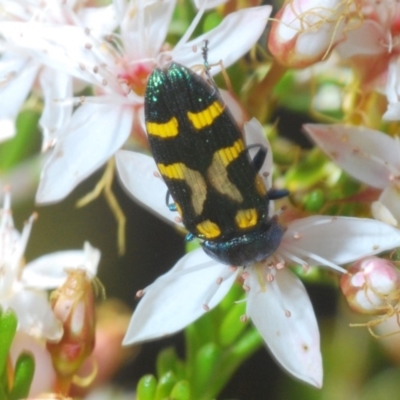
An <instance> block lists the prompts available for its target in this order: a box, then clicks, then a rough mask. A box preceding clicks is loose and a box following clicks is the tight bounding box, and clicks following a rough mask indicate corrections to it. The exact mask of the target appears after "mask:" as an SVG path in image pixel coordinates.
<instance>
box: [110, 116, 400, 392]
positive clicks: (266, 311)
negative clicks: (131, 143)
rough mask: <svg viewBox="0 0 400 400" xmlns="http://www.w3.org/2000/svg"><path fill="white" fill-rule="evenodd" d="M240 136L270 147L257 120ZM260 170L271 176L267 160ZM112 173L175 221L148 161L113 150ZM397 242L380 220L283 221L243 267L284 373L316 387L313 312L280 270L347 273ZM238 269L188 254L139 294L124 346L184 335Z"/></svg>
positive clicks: (252, 305) (295, 282) (254, 312)
mask: <svg viewBox="0 0 400 400" xmlns="http://www.w3.org/2000/svg"><path fill="white" fill-rule="evenodd" d="M245 133H246V137H249V135H250V136H251V141H250V140H247V143H248V144H249V143H250V142H251V143H254V142H255V143H261V144H264V145H266V146H268V144H267V143H266V141H265V139H263V138H262V136H261V135H262V127H261V126H260V125H259V123H258V122H257V121H256V120H252V121H251V122H250V123H247V124H246V125H245ZM256 137H258V139H256ZM269 153H270V152H269ZM266 164H267V165H268V167H267V168H269V171H270V166H271V165H272V157H271V155H270V154H269V155H268V159H267V161H266ZM117 168H118V170H119V174H120V177H121V180H122V182H123V184H124V185H125V187H126V188H127V190H128V191H129V192H130V193H131V195H132V196H133V197H134V198H135V199H136V200H137V201H139V202H140V203H141V204H145V205H146V206H147V207H149V208H151V209H152V210H153V211H155V212H156V213H157V214H159V215H160V216H162V217H163V218H164V219H166V220H169V221H172V222H174V219H175V218H176V217H175V215H174V214H173V213H172V212H170V211H169V210H168V207H167V206H166V205H165V196H164V194H165V192H166V186H165V184H164V183H163V181H162V180H161V179H160V178H157V177H156V175H155V174H154V172H155V171H156V165H155V163H154V160H153V159H152V158H151V157H148V156H145V155H142V154H138V153H133V152H128V151H119V152H118V153H117ZM263 168H266V166H265V165H264V166H263ZM399 244H400V231H398V230H397V229H395V228H393V227H390V226H388V225H386V224H383V223H380V222H378V221H374V220H369V219H358V218H344V217H343V218H340V217H338V218H334V217H328V216H314V217H309V218H304V219H300V220H296V221H293V222H291V223H289V225H288V226H287V230H286V231H285V233H284V235H283V238H282V242H281V244H280V246H279V248H278V249H277V251H276V252H275V253H274V254H273V255H272V256H271V257H269V258H268V259H267V260H265V261H264V262H263V263H257V264H255V265H252V266H250V267H247V268H246V269H245V271H244V274H243V275H242V276H243V278H244V287H245V289H246V291H247V310H246V314H247V315H248V316H249V317H250V318H251V319H252V321H253V323H254V324H255V326H256V327H257V329H258V330H259V331H260V333H261V335H262V336H263V338H264V340H265V343H266V345H267V346H268V348H269V350H270V351H271V353H272V354H273V355H274V356H275V358H276V359H277V361H278V362H279V363H280V364H281V365H282V366H283V368H285V370H286V371H288V372H289V373H291V374H292V375H294V376H295V377H297V378H298V379H301V380H304V381H306V382H308V383H310V384H312V385H314V386H317V387H321V385H322V362H321V354H320V347H319V331H318V325H317V322H316V318H315V315H314V311H313V308H312V305H311V303H310V300H309V298H308V295H307V292H306V290H305V288H304V286H303V284H302V282H301V281H300V280H299V279H298V278H297V277H296V276H295V275H294V274H292V272H290V270H289V269H287V268H286V266H287V265H293V264H297V265H298V264H300V265H303V267H304V268H308V267H310V266H317V265H324V266H327V267H331V268H333V269H335V270H337V271H341V272H345V270H344V269H342V268H341V267H340V266H339V265H341V264H345V263H348V262H351V261H354V260H357V259H359V258H362V257H365V256H367V255H372V254H376V253H378V252H381V251H384V250H387V249H391V248H394V247H396V246H398V245H399ZM239 271H240V270H239V269H232V268H230V267H228V266H226V265H222V264H220V263H218V262H216V261H215V260H212V259H211V258H209V257H208V256H207V255H206V254H205V253H204V252H203V251H202V249H198V250H195V251H193V252H191V253H189V254H187V255H186V256H184V257H183V258H182V259H181V260H180V261H178V263H177V264H176V265H175V266H174V267H173V268H172V269H171V271H169V272H168V273H167V274H165V275H163V276H161V277H159V278H158V279H157V280H156V281H155V282H154V283H153V284H151V285H150V286H149V287H147V288H146V289H144V291H143V293H144V297H143V299H142V300H141V301H140V303H139V305H138V307H137V309H136V311H135V313H134V315H133V317H132V320H131V323H130V326H129V328H128V331H127V334H126V336H125V339H124V343H125V344H131V343H136V342H141V341H144V340H150V339H154V338H158V337H162V336H164V335H169V334H172V333H174V332H176V331H178V330H180V329H183V328H184V327H185V326H187V325H188V324H190V323H191V322H193V321H194V320H196V319H197V318H199V317H200V316H201V315H202V314H204V313H205V312H206V310H209V309H212V308H213V307H215V306H216V305H217V304H218V303H219V302H220V301H221V299H222V298H223V297H224V296H225V294H226V293H227V292H228V291H229V288H230V287H231V286H232V284H233V282H234V281H235V280H236V278H237V276H238V274H239ZM233 307H234V305H233Z"/></svg>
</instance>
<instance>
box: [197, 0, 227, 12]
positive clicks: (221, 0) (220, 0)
mask: <svg viewBox="0 0 400 400" xmlns="http://www.w3.org/2000/svg"><path fill="white" fill-rule="evenodd" d="M227 1H228V0H194V1H193V2H194V5H195V6H196V8H197V9H200V8H201V7H202V6H203V5H204V3H206V4H205V9H206V10H211V9H212V8H216V7H218V6H220V5H221V4H225V3H226V2H227Z"/></svg>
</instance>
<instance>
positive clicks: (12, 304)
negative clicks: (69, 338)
mask: <svg viewBox="0 0 400 400" xmlns="http://www.w3.org/2000/svg"><path fill="white" fill-rule="evenodd" d="M6 307H9V308H11V309H12V310H14V311H15V313H16V314H17V317H18V329H20V330H23V331H25V332H27V333H29V334H30V335H32V336H36V337H42V338H46V339H48V340H59V339H60V338H61V335H62V333H63V330H62V325H61V323H60V321H58V319H57V318H56V317H55V316H54V314H53V311H52V310H51V307H50V304H49V301H48V300H47V296H46V294H45V293H44V292H39V291H31V290H21V291H18V292H16V293H15V294H14V295H13V296H12V297H11V298H10V299H8V300H7V302H6ZM6 307H5V308H6Z"/></svg>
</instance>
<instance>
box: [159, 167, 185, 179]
mask: <svg viewBox="0 0 400 400" xmlns="http://www.w3.org/2000/svg"><path fill="white" fill-rule="evenodd" d="M157 167H158V169H159V171H160V173H161V175H162V176H165V177H166V178H169V179H179V180H183V179H185V169H186V166H185V164H183V163H175V164H169V165H165V164H157Z"/></svg>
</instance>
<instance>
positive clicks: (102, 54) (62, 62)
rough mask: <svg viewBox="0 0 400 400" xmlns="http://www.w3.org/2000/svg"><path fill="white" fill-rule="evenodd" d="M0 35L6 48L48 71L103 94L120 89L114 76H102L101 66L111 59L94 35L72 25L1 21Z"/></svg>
mask: <svg viewBox="0 0 400 400" xmlns="http://www.w3.org/2000/svg"><path fill="white" fill-rule="evenodd" d="M0 34H2V35H3V37H4V39H5V40H6V41H7V42H8V44H9V45H10V46H15V47H16V48H18V49H21V51H24V52H26V53H27V54H28V55H31V56H32V57H34V59H35V60H36V61H37V62H41V63H43V64H45V65H47V66H49V67H50V68H54V69H56V70H58V71H62V72H64V73H66V74H69V75H72V76H75V77H77V78H80V79H82V80H84V81H86V82H90V83H93V84H97V85H99V86H101V87H102V89H103V90H104V91H107V90H111V87H114V88H118V89H119V88H120V84H119V83H118V77H117V76H115V77H114V76H113V74H112V73H111V74H110V73H105V74H104V73H103V72H104V69H103V67H101V65H102V64H107V67H109V64H111V62H112V61H113V57H112V56H111V54H112V52H111V50H110V51H109V50H108V49H107V48H106V46H107V45H106V44H105V43H104V40H103V39H102V37H98V36H96V32H91V31H89V32H88V31H87V30H85V28H81V27H78V26H72V25H57V26H54V25H50V24H43V23H38V22H29V23H25V22H9V21H1V22H0ZM95 71H96V72H95ZM106 77H107V79H106ZM104 80H106V81H107V85H104Z"/></svg>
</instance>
